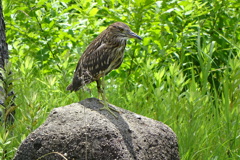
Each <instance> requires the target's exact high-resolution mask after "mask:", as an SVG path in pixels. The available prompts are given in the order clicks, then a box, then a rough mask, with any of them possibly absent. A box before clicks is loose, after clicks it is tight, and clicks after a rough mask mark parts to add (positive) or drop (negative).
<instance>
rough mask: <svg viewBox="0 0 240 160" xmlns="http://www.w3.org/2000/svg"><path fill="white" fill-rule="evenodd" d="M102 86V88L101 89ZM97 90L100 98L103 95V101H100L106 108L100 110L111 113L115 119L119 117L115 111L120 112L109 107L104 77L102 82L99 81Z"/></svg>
mask: <svg viewBox="0 0 240 160" xmlns="http://www.w3.org/2000/svg"><path fill="white" fill-rule="evenodd" d="M101 86H102V88H101ZM97 89H98V97H99V95H101V97H102V100H103V102H102V101H100V102H101V103H102V104H103V105H104V107H102V108H100V110H107V111H108V112H109V113H111V114H112V115H113V116H114V117H117V116H116V115H115V114H114V113H113V111H115V112H118V111H117V110H116V109H114V108H111V107H109V106H108V103H107V99H106V96H105V95H106V94H105V83H104V77H102V81H101V80H100V79H99V80H97Z"/></svg>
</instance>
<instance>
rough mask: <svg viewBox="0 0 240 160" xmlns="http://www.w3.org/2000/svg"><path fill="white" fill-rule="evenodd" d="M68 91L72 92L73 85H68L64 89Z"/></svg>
mask: <svg viewBox="0 0 240 160" xmlns="http://www.w3.org/2000/svg"><path fill="white" fill-rule="evenodd" d="M66 89H67V90H68V91H73V84H72V83H71V84H69V85H68V86H67V88H66Z"/></svg>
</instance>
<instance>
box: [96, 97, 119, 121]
mask: <svg viewBox="0 0 240 160" xmlns="http://www.w3.org/2000/svg"><path fill="white" fill-rule="evenodd" d="M100 103H102V104H103V105H104V106H103V107H102V108H100V110H107V111H108V112H109V113H111V114H112V115H113V116H114V117H115V118H117V115H116V114H114V113H113V112H117V113H119V111H117V110H116V109H115V108H112V107H109V105H108V103H107V102H103V101H100Z"/></svg>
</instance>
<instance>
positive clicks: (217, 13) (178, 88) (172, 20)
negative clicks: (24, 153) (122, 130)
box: [0, 0, 240, 160]
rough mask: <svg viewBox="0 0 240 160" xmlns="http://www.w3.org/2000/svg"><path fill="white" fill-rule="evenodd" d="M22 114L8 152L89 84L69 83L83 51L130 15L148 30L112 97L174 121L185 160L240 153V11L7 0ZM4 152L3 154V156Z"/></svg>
mask: <svg viewBox="0 0 240 160" xmlns="http://www.w3.org/2000/svg"><path fill="white" fill-rule="evenodd" d="M4 15H5V21H6V25H7V38H8V44H9V50H10V53H11V54H10V60H11V63H12V65H11V70H12V72H13V73H14V74H13V76H14V79H16V80H15V81H14V88H13V89H14V92H15V93H16V99H15V104H16V105H17V109H16V116H15V122H14V124H13V125H12V126H10V127H9V128H8V129H6V128H2V127H1V128H0V133H1V134H0V142H1V143H0V157H4V159H11V158H12V157H13V156H14V153H15V151H16V149H17V147H18V146H19V144H20V143H21V142H22V141H23V140H24V139H25V138H26V136H27V135H28V134H29V133H31V132H32V131H33V130H34V129H36V128H37V127H39V126H40V125H41V124H42V123H44V121H45V119H46V117H47V116H48V114H49V112H50V111H51V110H52V109H53V108H56V107H60V106H64V105H67V104H71V103H74V102H78V101H79V95H80V94H81V98H82V99H84V98H86V97H91V96H93V97H97V90H96V84H94V83H92V84H89V85H88V86H87V87H88V88H89V89H90V90H91V93H88V92H84V93H81V91H79V92H77V94H76V93H69V92H67V91H66V90H65V88H66V86H67V85H68V84H69V83H70V81H71V78H72V73H73V71H74V69H75V67H76V63H77V61H78V59H79V57H80V54H81V53H82V52H83V51H84V49H85V48H86V47H87V45H88V44H89V43H90V41H91V40H92V39H93V38H94V37H96V36H97V35H98V34H99V33H100V32H101V31H102V30H104V29H105V28H106V26H107V25H108V24H110V23H112V22H115V21H123V22H125V23H127V24H129V25H130V27H131V28H132V30H133V31H135V32H137V33H138V34H139V35H141V36H142V37H143V41H141V42H139V41H134V40H130V41H129V42H128V45H127V48H126V52H125V58H124V62H123V64H122V65H121V67H120V68H119V69H118V70H115V71H112V72H111V73H110V74H109V75H108V76H107V77H106V94H107V97H108V101H109V102H110V103H112V104H114V105H117V106H119V107H122V108H125V109H128V110H130V111H133V112H135V113H138V114H141V115H144V116H147V117H150V118H153V119H156V120H159V121H162V122H164V123H165V124H167V125H169V126H170V127H171V128H172V129H173V130H174V132H175V133H176V134H177V137H178V143H179V150H180V156H181V159H186V160H187V159H199V160H200V159H214V160H217V159H219V160H223V159H224V160H226V159H229V160H230V159H239V158H240V150H239V146H240V134H239V133H240V121H239V115H240V109H239V108H240V87H239V86H240V50H239V35H240V33H239V30H238V28H239V13H238V8H237V7H236V3H235V2H231V1H221V0H212V1H206V2H204V1H190V0H189V1H174V0H173V1H149V0H146V1H145V0H141V1H133V0H132V1H114V0H112V1H104V0H96V1H92V0H87V1H61V2H60V1H49V0H41V1H34V2H33V1H31V0H28V1H26V2H24V4H22V2H21V3H20V2H17V1H4ZM2 159H3V158H2Z"/></svg>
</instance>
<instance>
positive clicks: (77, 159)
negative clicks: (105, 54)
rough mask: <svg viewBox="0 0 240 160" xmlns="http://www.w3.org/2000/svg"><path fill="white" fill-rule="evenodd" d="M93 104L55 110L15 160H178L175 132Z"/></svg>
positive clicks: (86, 102) (88, 101) (87, 102)
mask: <svg viewBox="0 0 240 160" xmlns="http://www.w3.org/2000/svg"><path fill="white" fill-rule="evenodd" d="M111 106H112V107H114V108H116V109H117V110H118V111H119V112H120V113H119V114H118V113H116V115H117V116H118V118H115V117H114V116H113V115H111V114H110V113H109V112H107V111H106V110H99V108H101V107H102V103H100V102H99V100H98V99H96V98H89V99H85V100H83V101H81V102H80V103H74V104H71V105H68V106H64V107H59V108H55V109H53V110H52V112H51V113H50V115H49V117H48V118H47V120H46V122H45V123H44V124H42V125H41V126H40V127H39V128H38V129H36V130H35V131H34V132H32V133H31V134H30V135H29V136H28V137H27V138H26V139H25V140H24V141H23V142H22V144H21V145H20V147H19V149H18V151H17V153H16V155H15V157H14V160H36V159H38V158H40V157H42V158H41V160H43V159H44V160H62V159H64V158H63V156H64V157H66V158H67V159H68V160H115V159H116V160H118V159H121V160H165V159H166V160H167V159H169V160H175V159H176V160H177V159H179V155H178V144H177V139H176V135H175V134H174V132H173V131H172V130H171V129H170V128H169V127H168V126H167V125H165V124H163V123H162V122H158V121H155V120H152V119H149V118H146V117H143V116H141V115H137V114H135V113H132V112H129V111H127V110H124V109H122V108H118V107H116V106H113V105H111Z"/></svg>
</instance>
